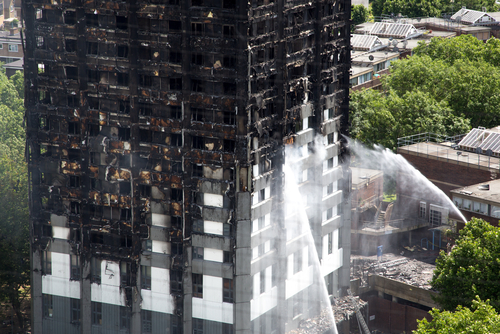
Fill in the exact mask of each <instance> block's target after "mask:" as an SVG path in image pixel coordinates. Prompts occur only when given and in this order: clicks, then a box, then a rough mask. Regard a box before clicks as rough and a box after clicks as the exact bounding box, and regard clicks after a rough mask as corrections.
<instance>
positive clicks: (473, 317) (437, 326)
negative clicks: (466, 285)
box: [413, 298, 500, 334]
mask: <svg viewBox="0 0 500 334" xmlns="http://www.w3.org/2000/svg"><path fill="white" fill-rule="evenodd" d="M429 313H430V314H431V315H432V318H433V319H432V321H430V322H429V321H427V319H425V318H424V319H423V320H417V321H418V328H417V330H416V331H413V334H469V333H474V334H489V333H499V332H500V315H499V314H498V313H497V312H496V311H495V309H494V308H493V307H492V306H491V305H490V304H489V302H488V300H487V301H485V302H484V301H481V299H479V298H478V299H475V300H473V301H472V307H471V308H470V309H469V308H467V307H462V306H459V307H458V308H457V310H456V311H455V312H450V311H440V310H438V309H432V310H431V311H430V312H429Z"/></svg>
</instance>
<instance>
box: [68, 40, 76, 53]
mask: <svg viewBox="0 0 500 334" xmlns="http://www.w3.org/2000/svg"><path fill="white" fill-rule="evenodd" d="M65 44H66V45H65V46H66V47H65V49H66V52H76V39H67V40H66V42H65Z"/></svg>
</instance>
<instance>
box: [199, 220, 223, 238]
mask: <svg viewBox="0 0 500 334" xmlns="http://www.w3.org/2000/svg"><path fill="white" fill-rule="evenodd" d="M203 230H204V232H205V233H209V234H217V235H222V234H224V231H223V226H222V223H220V222H214V221H210V220H205V221H203Z"/></svg>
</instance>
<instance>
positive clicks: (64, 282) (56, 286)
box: [42, 275, 80, 299]
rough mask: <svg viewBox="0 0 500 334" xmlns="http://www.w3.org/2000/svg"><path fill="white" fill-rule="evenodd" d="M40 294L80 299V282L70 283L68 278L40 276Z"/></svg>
mask: <svg viewBox="0 0 500 334" xmlns="http://www.w3.org/2000/svg"><path fill="white" fill-rule="evenodd" d="M42 293H46V294H49V295H54V296H61V297H67V298H76V299H79V298H80V281H70V280H69V278H62V277H55V276H51V275H44V276H42Z"/></svg>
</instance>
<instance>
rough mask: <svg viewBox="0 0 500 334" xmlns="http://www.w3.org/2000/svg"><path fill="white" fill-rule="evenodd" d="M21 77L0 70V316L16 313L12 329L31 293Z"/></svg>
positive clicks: (22, 325) (19, 323)
mask: <svg viewBox="0 0 500 334" xmlns="http://www.w3.org/2000/svg"><path fill="white" fill-rule="evenodd" d="M23 91H24V88H23V76H22V74H21V73H19V72H18V73H17V74H16V75H14V76H12V77H11V79H10V80H9V79H8V78H7V77H6V75H5V73H2V72H0V302H1V303H2V306H3V307H2V310H4V312H7V314H8V316H7V315H6V314H2V315H1V316H2V317H3V318H4V319H5V318H7V317H8V319H11V314H12V312H13V313H14V315H15V318H14V320H15V321H14V328H13V332H17V331H18V330H19V329H21V328H25V326H26V324H27V322H28V321H27V320H28V319H27V318H26V315H25V314H24V312H23V311H24V310H23V308H24V307H25V305H26V304H27V299H29V296H30V295H29V294H30V286H29V282H30V262H29V259H30V253H29V247H30V246H29V210H28V180H27V166H26V163H25V161H24V148H25V132H24V129H23V126H22V124H23V115H24V106H23Z"/></svg>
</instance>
